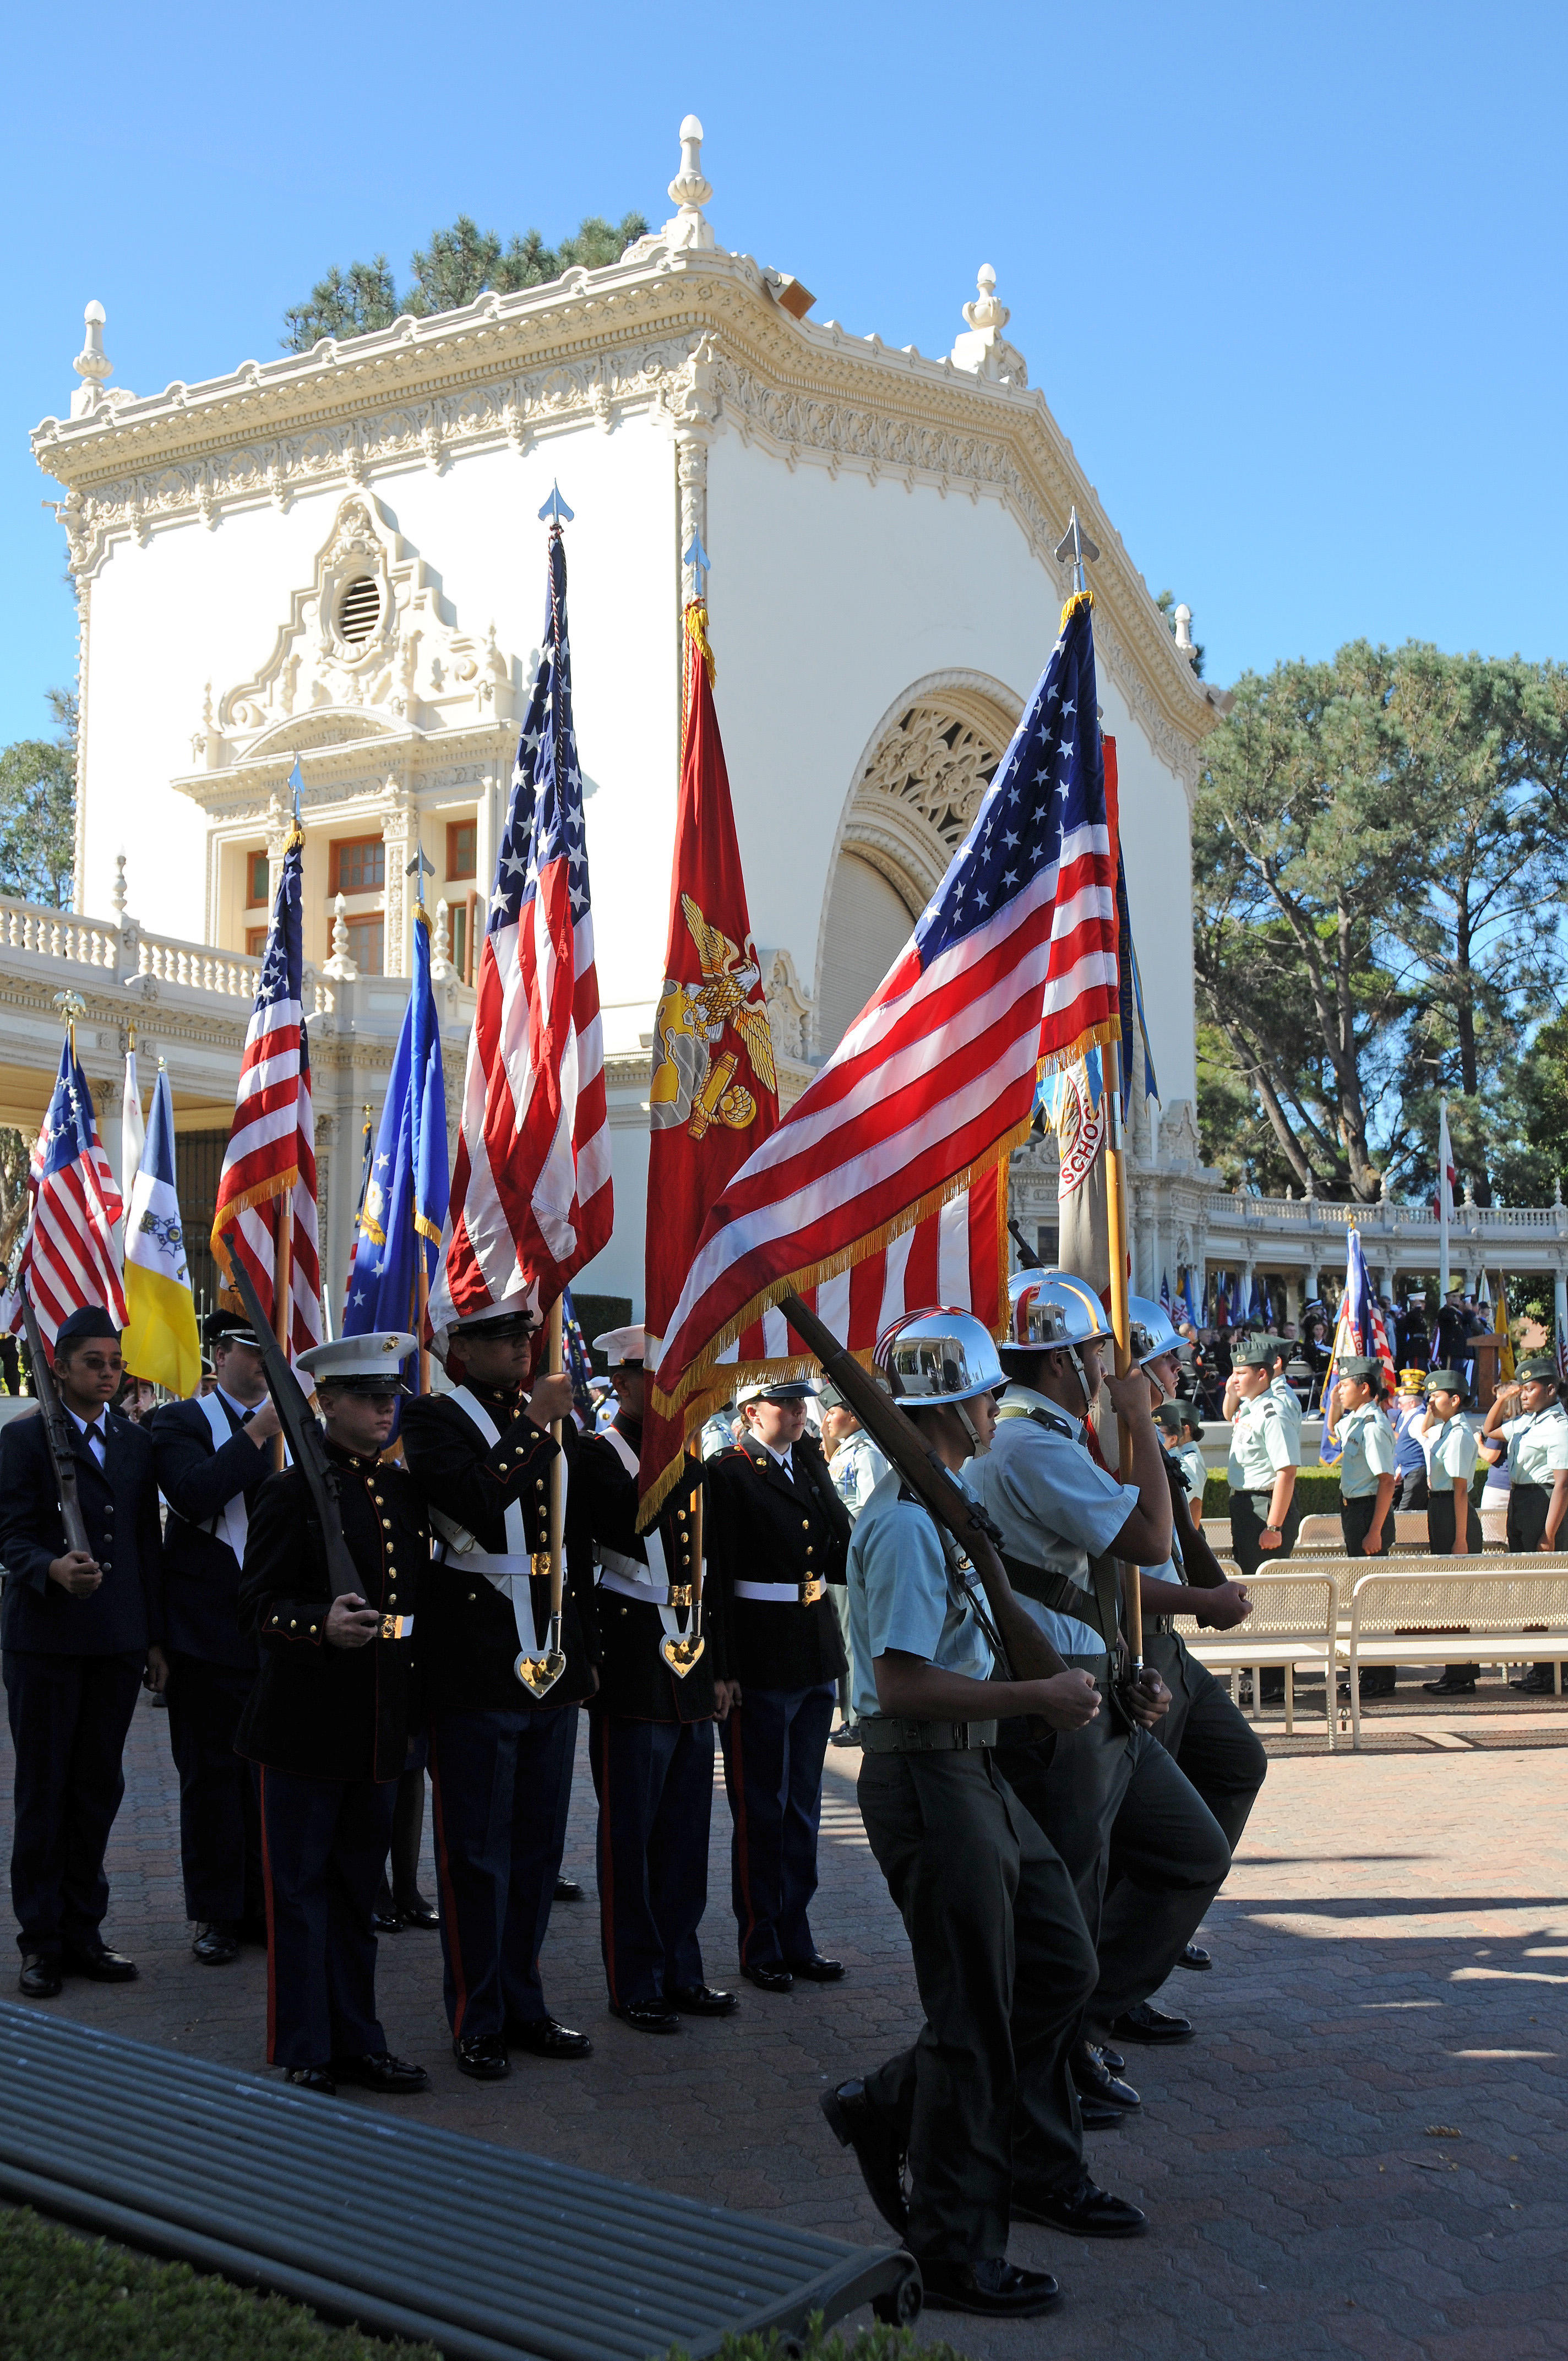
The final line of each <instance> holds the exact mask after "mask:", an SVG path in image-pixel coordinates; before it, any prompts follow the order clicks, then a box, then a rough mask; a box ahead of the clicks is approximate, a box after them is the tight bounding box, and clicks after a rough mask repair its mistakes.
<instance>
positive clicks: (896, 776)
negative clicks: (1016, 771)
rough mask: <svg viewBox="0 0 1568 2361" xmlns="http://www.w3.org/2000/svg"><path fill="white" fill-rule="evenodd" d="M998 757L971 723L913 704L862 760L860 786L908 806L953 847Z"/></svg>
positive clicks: (977, 806)
mask: <svg viewBox="0 0 1568 2361" xmlns="http://www.w3.org/2000/svg"><path fill="white" fill-rule="evenodd" d="M1001 760H1002V752H1001V750H1000V749H999V748H997V747H995V746H992V745H991V744H989V743H988V742H987V741H986V738H985V736H984V735H983V734H982V732H981V730H978V729H976V728H975V726H974V724H973V723H972V722H970V721H966V720H964V719H961V718H960V717H959V715H957V714H954V713H952V712H951V711H948V710H944V709H943V708H941V707H940V706H935V705H912V706H911V707H910V708H909V709H908V711H907V712H906V713H905V714H903V715H902V716H901V717H900V719H899V720H898V721H897V722H896V723H895V725H894V728H893V729H891V730H889V731H888V733H887V735H886V737H885V738H884V739H883V741H882V744H881V745H880V746H879V747H878V748H877V751H876V752H875V754H874V755H873V756H872V760H871V762H870V763H868V764H867V765H866V769H865V773H864V774H863V776H862V778H861V783H860V784H861V792H862V794H863V793H864V791H865V790H866V789H867V788H870V789H872V791H873V792H874V793H877V794H880V795H884V796H893V797H894V799H895V800H896V801H897V802H900V803H903V804H906V805H908V806H910V807H911V808H912V809H914V810H915V811H916V812H918V813H919V815H920V817H921V818H922V819H924V820H925V821H926V822H927V825H928V826H930V827H931V828H934V829H936V831H937V833H938V836H939V837H940V838H941V840H942V841H943V843H944V844H945V845H946V847H947V849H948V851H949V852H956V851H957V850H958V848H959V845H960V844H961V843H962V842H963V840H964V837H965V835H966V833H967V832H968V829H969V824H970V820H972V819H973V818H974V816H975V813H976V812H977V811H978V810H979V809H980V804H981V796H983V795H984V793H985V791H986V789H987V787H988V786H989V785H991V782H992V778H993V777H994V775H995V773H996V766H997V764H998V763H1000V762H1001Z"/></svg>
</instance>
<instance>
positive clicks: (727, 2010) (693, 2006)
mask: <svg viewBox="0 0 1568 2361" xmlns="http://www.w3.org/2000/svg"><path fill="white" fill-rule="evenodd" d="M664 1998H665V1999H666V2000H667V2001H668V2003H669V2004H670V2006H671V2007H672V2008H673V2009H674V2011H675V2013H676V2015H679V2016H733V2015H734V2014H735V2012H736V2010H737V2009H738V2008H739V2007H740V1993H727V1992H715V1990H714V1988H713V1986H712V1985H711V1984H677V1985H676V1986H675V1988H674V1991H673V1992H667V1993H665V1994H664Z"/></svg>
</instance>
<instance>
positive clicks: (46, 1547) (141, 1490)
mask: <svg viewBox="0 0 1568 2361" xmlns="http://www.w3.org/2000/svg"><path fill="white" fill-rule="evenodd" d="M123 1369H124V1364H123V1363H122V1361H121V1358H120V1332H119V1330H118V1329H117V1328H116V1327H115V1323H114V1322H113V1321H112V1320H111V1319H110V1317H109V1315H108V1313H107V1312H105V1311H104V1309H103V1308H102V1306H101V1305H99V1304H96V1303H93V1304H89V1305H87V1306H85V1307H84V1308H83V1309H82V1310H81V1311H78V1312H71V1313H69V1314H68V1315H67V1317H66V1318H65V1319H64V1320H63V1321H62V1322H61V1323H60V1334H59V1336H58V1337H57V1339H56V1342H55V1350H54V1377H55V1385H56V1389H57V1390H58V1392H59V1395H60V1406H61V1409H62V1410H63V1411H64V1413H65V1423H66V1426H67V1429H68V1430H69V1433H70V1441H71V1456H72V1458H73V1459H74V1461H75V1463H76V1488H77V1496H78V1499H79V1500H80V1503H81V1508H82V1521H83V1523H84V1524H85V1526H86V1528H87V1540H88V1544H89V1546H90V1548H91V1550H92V1553H93V1554H92V1555H91V1556H90V1557H83V1556H82V1554H81V1553H80V1552H79V1551H76V1550H71V1549H68V1548H67V1546H66V1541H65V1527H64V1524H63V1523H62V1521H61V1519H60V1493H59V1489H58V1488H57V1486H56V1483H55V1475H54V1463H53V1461H52V1460H51V1459H50V1457H49V1439H48V1436H47V1434H46V1432H45V1429H44V1422H43V1420H42V1418H41V1416H39V1415H38V1413H37V1412H36V1411H35V1412H34V1413H33V1414H31V1415H24V1416H23V1417H21V1418H15V1419H12V1420H10V1421H9V1422H8V1423H7V1425H6V1426H5V1430H4V1433H0V1563H3V1564H4V1565H5V1603H4V1607H3V1608H0V1646H3V1648H4V1652H5V1703H6V1707H7V1708H8V1711H9V1715H10V1722H11V1744H12V1748H13V1754H14V1765H15V1774H16V1819H15V1824H14V1828H13V1834H12V1839H11V1906H12V1908H13V1909H14V1910H15V1911H16V1917H17V1921H18V1926H19V1932H18V1934H17V1938H16V1940H17V1942H18V1944H19V1945H20V1947H21V1952H22V1971H21V1988H22V1990H23V1992H24V1993H27V1997H28V1998H29V1999H30V2000H51V1999H52V1998H53V1997H54V1995H55V1994H56V1993H58V1992H59V1991H60V1979H61V1977H62V1975H73V1976H85V1977H87V1978H88V1979H89V1980H90V1981H91V1982H93V1983H128V1982H130V1981H131V1979H132V1978H133V1977H134V1976H135V1974H136V1972H137V1971H136V1968H135V1966H134V1965H133V1963H132V1962H131V1961H130V1960H127V1959H126V1958H125V1957H124V1956H123V1955H122V1954H121V1953H120V1952H118V1951H112V1950H110V1949H108V1947H107V1946H106V1945H105V1943H104V1938H103V1935H102V1932H101V1931H100V1930H101V1928H102V1927H103V1923H104V1913H105V1911H106V1910H107V1909H108V1906H109V1881H108V1879H107V1878H106V1877H105V1876H104V1850H105V1848H106V1846H107V1844H108V1841H109V1831H110V1829H111V1828H113V1827H114V1825H115V1813H116V1812H117V1811H118V1810H119V1808H120V1800H121V1798H122V1796H123V1795H125V1792H126V1783H125V1777H124V1773H122V1770H121V1767H120V1758H121V1756H122V1754H123V1753H124V1752H125V1743H126V1731H127V1730H129V1728H130V1722H131V1715H132V1714H133V1712H134V1711H135V1710H136V1701H137V1691H138V1690H139V1688H140V1687H141V1685H142V1681H143V1678H144V1676H146V1677H147V1678H148V1682H149V1685H153V1686H159V1687H161V1686H162V1685H163V1683H164V1682H165V1681H166V1680H167V1678H168V1669H169V1668H168V1659H167V1658H166V1656H165V1655H164V1653H163V1648H162V1644H161V1643H162V1638H163V1624H162V1602H161V1593H162V1584H161V1580H160V1576H159V1556H160V1554H161V1547H162V1544H161V1541H160V1538H159V1523H158V1485H157V1483H156V1481H155V1479H154V1477H153V1471H152V1445H151V1444H150V1442H149V1441H148V1437H147V1435H146V1434H145V1433H143V1432H142V1430H141V1428H140V1427H138V1426H134V1425H133V1424H132V1423H131V1422H130V1420H129V1419H127V1418H122V1417H121V1416H120V1415H119V1412H118V1411H112V1410H110V1409H109V1408H108V1404H109V1402H110V1401H111V1400H113V1398H114V1396H115V1391H116V1389H117V1388H118V1386H119V1383H120V1378H121V1376H122V1374H123Z"/></svg>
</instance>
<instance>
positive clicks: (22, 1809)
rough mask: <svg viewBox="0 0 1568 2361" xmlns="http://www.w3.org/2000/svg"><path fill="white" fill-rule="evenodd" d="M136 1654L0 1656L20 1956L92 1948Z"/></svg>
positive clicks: (101, 1908) (132, 1701)
mask: <svg viewBox="0 0 1568 2361" xmlns="http://www.w3.org/2000/svg"><path fill="white" fill-rule="evenodd" d="M142 1664H143V1659H142V1657H141V1656H140V1655H139V1654H138V1655H135V1656H128V1655H122V1656H47V1655H27V1654H22V1653H18V1652H17V1651H16V1650H15V1649H7V1650H6V1652H5V1705H6V1709H7V1712H8V1715H9V1719H10V1723H11V1744H12V1748H13V1750H14V1752H15V1756H16V1765H15V1768H16V1825H15V1828H14V1830H13V1834H12V1839H11V1907H12V1908H13V1910H15V1912H16V1919H17V1923H18V1926H19V1927H20V1932H19V1933H18V1935H17V1937H16V1940H17V1943H18V1944H19V1946H20V1948H21V1949H22V1950H23V1951H24V1952H28V1951H47V1952H51V1953H54V1954H57V1955H58V1954H59V1953H60V1951H62V1950H68V1949H69V1950H92V1949H95V1948H96V1946H97V1944H98V1942H99V1940H100V1937H99V1934H98V1929H99V1927H101V1926H102V1925H103V1923H104V1912H105V1911H106V1910H107V1909H108V1907H109V1881H108V1879H107V1878H106V1877H105V1876H104V1850H105V1848H106V1847H107V1845H108V1841H109V1831H110V1829H111V1828H113V1827H114V1825H115V1813H116V1812H117V1811H118V1810H119V1808H120V1799H121V1797H122V1796H123V1795H124V1794H125V1792H126V1782H125V1773H124V1772H123V1771H122V1769H121V1763H120V1758H121V1756H122V1755H123V1754H124V1752H125V1747H126V1730H129V1728H130V1726H131V1716H132V1714H133V1713H134V1712H135V1711H136V1704H137V1690H138V1689H139V1688H140V1686H141V1675H142Z"/></svg>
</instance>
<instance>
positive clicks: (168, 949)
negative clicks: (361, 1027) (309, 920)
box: [0, 895, 336, 1016]
mask: <svg viewBox="0 0 1568 2361" xmlns="http://www.w3.org/2000/svg"><path fill="white" fill-rule="evenodd" d="M8 950H10V951H20V952H23V953H31V954H32V956H33V957H35V958H38V959H46V960H59V961H61V962H62V963H63V964H65V965H69V966H73V967H85V968H92V969H94V970H96V971H97V972H99V973H100V974H101V975H103V976H104V977H105V979H109V978H112V979H113V980H114V982H115V983H118V984H122V985H124V984H131V983H137V982H138V981H139V980H140V979H142V978H143V977H146V978H148V980H149V981H150V982H152V983H155V984H159V985H162V984H170V985H173V986H175V987H176V988H177V989H179V990H182V991H186V992H201V993H208V994H213V995H214V997H216V998H218V999H221V1000H232V1001H235V1002H237V1003H239V1004H240V1005H243V1006H245V1007H248V1006H249V1005H250V1004H251V1003H252V1001H254V999H255V997H256V986H257V980H258V977H259V975H260V973H261V961H259V960H258V959H254V958H251V957H249V956H248V955H247V954H245V953H242V952H239V951H226V950H219V949H217V948H215V947H214V945H213V944H211V943H188V942H183V941H181V939H180V938H179V937H178V936H177V935H154V934H149V933H148V930H147V929H146V928H144V927H143V926H142V925H141V924H140V922H139V920H137V919H136V918H126V920H125V921H124V922H123V923H121V924H118V925H116V924H115V923H113V922H112V921H111V922H109V923H107V924H105V923H104V920H102V919H99V918H83V917H78V916H77V915H76V913H75V912H74V911H71V910H50V909H49V908H46V907H45V906H42V905H41V904H39V903H36V902H20V901H15V900H13V899H12V898H11V897H10V896H9V895H0V954H4V953H5V951H8ZM304 983H305V1004H306V1008H307V1012H308V1013H309V1014H310V1015H312V1016H326V1015H329V1014H330V1013H331V1011H332V1010H333V1009H334V1007H335V1005H336V998H335V994H334V992H333V988H332V986H331V984H330V983H327V982H326V981H324V980H323V978H322V977H321V976H319V975H317V973H316V972H315V970H314V969H313V968H312V967H307V968H306V970H305V979H304ZM236 1013H237V1012H236Z"/></svg>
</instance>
